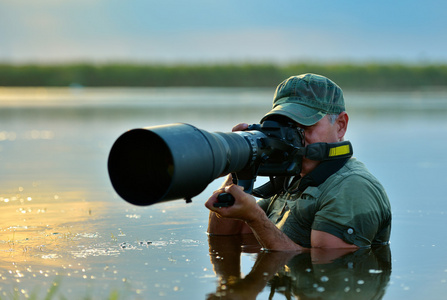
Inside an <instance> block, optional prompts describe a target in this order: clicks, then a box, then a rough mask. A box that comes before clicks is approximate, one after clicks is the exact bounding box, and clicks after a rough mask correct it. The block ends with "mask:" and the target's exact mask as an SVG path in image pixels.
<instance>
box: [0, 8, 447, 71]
mask: <svg viewBox="0 0 447 300" xmlns="http://www.w3.org/2000/svg"><path fill="white" fill-rule="evenodd" d="M63 62H94V63H107V62H136V63H221V62H225V63H228V62H230V63H233V62H277V63H288V62H313V63H315V62H406V63H408V62H409V63H435V64H436V63H447V1H445V0H425V1H416V0H408V1H403V0H392V1H390V0H376V1H354V0H352V1H348V0H337V1H334V0H316V1H309V0H307V1H301V0H275V1H263V0H224V1H214V0H188V1H186V0H177V1H174V0H161V1H153V0H32V1H30V0H0V63H63Z"/></svg>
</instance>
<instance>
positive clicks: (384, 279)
mask: <svg viewBox="0 0 447 300" xmlns="http://www.w3.org/2000/svg"><path fill="white" fill-rule="evenodd" d="M272 94H273V91H272V90H270V89H212V88H207V89H195V88H194V89H193V88H177V89H175V88H171V89H44V88H38V89H35V88H32V89H9V88H0V208H1V218H0V298H12V297H16V298H27V297H31V296H33V295H39V296H42V295H48V294H50V295H51V294H52V293H54V295H56V297H57V298H58V297H66V298H69V299H76V298H80V297H93V296H95V298H96V297H99V298H108V297H110V296H111V295H112V296H113V295H118V296H119V298H121V299H148V298H150V299H184V298H188V299H207V298H209V299H218V298H219V297H220V298H221V297H223V296H225V295H227V296H228V297H229V296H231V297H233V298H234V297H235V295H236V294H238V293H247V294H242V296H243V297H245V299H246V298H248V297H250V296H253V295H258V299H268V297H269V295H272V297H273V299H287V297H288V296H290V295H295V296H297V297H298V296H299V297H321V298H323V299H324V298H330V297H335V298H341V297H345V298H347V297H351V298H352V299H371V298H374V297H375V298H379V299H380V298H382V299H401V298H406V299H420V298H426V299H440V298H439V297H442V295H445V294H446V292H447V256H446V255H445V253H446V251H447V242H446V240H445V238H444V236H445V234H444V229H445V228H446V225H447V221H446V217H447V216H446V211H447V201H446V200H447V199H446V197H445V192H444V187H445V186H446V184H447V174H446V172H445V166H446V165H447V164H446V163H447V161H446V160H447V158H446V156H445V155H444V152H445V151H444V149H445V148H446V146H447V139H446V136H447V118H445V116H446V113H447V93H446V92H443V91H436V92H433V91H432V92H430V91H426V92H413V93H402V92H400V93H359V92H355V93H354V92H349V91H345V95H346V102H347V108H348V112H349V114H350V123H349V128H348V133H347V136H346V138H347V139H349V140H351V142H352V144H353V147H354V153H355V156H356V157H357V158H358V159H359V160H361V161H363V162H365V163H366V164H367V166H368V168H369V169H370V170H371V171H372V172H373V173H374V174H375V175H376V176H377V177H378V178H379V179H380V181H381V182H382V183H383V185H384V186H385V188H386V189H387V192H388V194H389V197H390V200H391V203H392V209H393V229H392V239H391V246H390V247H389V249H379V250H378V251H371V250H368V251H366V252H362V253H360V252H356V253H333V254H332V257H328V259H327V261H323V263H319V264H317V263H315V261H314V260H312V258H311V257H310V256H309V255H308V254H303V255H298V256H296V257H291V256H288V255H285V254H275V253H263V252H259V251H260V249H259V247H257V246H256V243H255V242H254V241H253V240H250V239H248V240H241V239H240V238H235V237H233V238H231V239H232V240H230V241H222V240H219V239H213V238H211V239H209V238H208V236H207V235H206V226H207V217H208V211H207V210H206V209H205V208H204V206H203V203H204V202H205V201H206V199H207V198H208V195H209V194H210V193H211V192H212V191H213V190H214V189H216V188H217V187H218V186H219V184H220V180H216V181H215V182H213V183H211V184H210V185H209V186H208V188H207V189H206V190H205V191H204V192H203V193H202V194H200V195H199V196H197V197H195V198H194V199H193V202H192V203H189V204H186V203H185V201H183V200H176V201H170V202H165V203H161V204H157V205H153V206H149V207H136V206H132V205H130V204H128V203H126V202H124V201H123V200H121V199H120V198H119V197H118V196H117V195H116V193H115V192H114V191H113V189H112V187H111V185H110V183H109V180H108V176H107V169H106V163H107V155H108V152H109V150H110V148H111V146H112V144H113V142H114V141H115V139H116V138H117V137H118V136H119V135H121V134H122V133H123V132H124V131H126V130H128V129H131V128H139V127H145V126H153V125H159V124H169V123H174V122H185V123H190V124H193V125H195V126H197V127H199V128H201V129H205V130H208V131H224V132H228V131H230V130H231V127H232V126H233V125H234V124H236V123H239V122H248V123H257V122H258V121H259V119H260V118H261V117H262V115H263V114H264V113H265V112H267V111H268V110H269V108H270V106H271V99H272ZM262 181H263V179H259V180H258V182H262ZM222 245H230V247H223V246H222ZM286 262H287V264H286ZM231 297H230V299H231Z"/></svg>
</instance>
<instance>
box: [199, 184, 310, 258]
mask: <svg viewBox="0 0 447 300" xmlns="http://www.w3.org/2000/svg"><path fill="white" fill-rule="evenodd" d="M220 192H221V191H220ZM225 192H227V193H230V194H232V195H233V196H234V198H235V199H236V201H235V203H234V204H233V206H230V207H221V208H217V207H214V206H213V204H214V203H216V202H217V195H218V194H219V192H216V193H214V194H213V196H211V197H210V199H208V201H207V202H206V203H205V206H206V207H207V208H208V209H209V210H211V213H214V215H213V219H210V221H211V220H213V221H216V220H217V219H222V218H231V219H236V221H239V222H243V223H245V224H246V225H248V226H249V227H250V228H251V230H252V231H253V233H254V234H255V236H256V238H257V239H258V241H259V243H260V244H261V246H262V247H264V248H265V249H268V250H278V251H301V250H303V247H301V246H300V245H298V244H296V243H294V242H293V241H292V240H291V239H289V238H288V237H287V236H286V235H285V234H284V233H283V232H281V231H280V230H279V229H278V228H276V226H275V225H274V224H273V223H272V222H271V221H270V220H269V219H268V218H267V215H266V214H265V212H264V211H263V210H262V209H261V207H260V206H259V205H258V204H257V203H256V200H255V199H254V197H253V196H251V195H249V194H247V193H245V192H244V191H243V190H242V188H241V187H239V186H237V185H234V184H233V185H230V186H226V187H225ZM222 224H225V223H220V224H218V223H217V222H216V223H212V227H213V228H212V229H213V230H216V231H220V232H222V231H223V230H225V229H219V228H217V227H220V226H221V225H222ZM234 224H237V223H234ZM239 224H240V223H239ZM214 226H216V228H215V227H214ZM234 226H235V227H234V228H233V229H234V230H235V229H237V225H234ZM243 228H244V230H246V228H245V227H243ZM209 230H210V229H209ZM235 231H236V230H235ZM210 233H212V232H210Z"/></svg>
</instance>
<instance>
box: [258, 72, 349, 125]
mask: <svg viewBox="0 0 447 300" xmlns="http://www.w3.org/2000/svg"><path fill="white" fill-rule="evenodd" d="M343 111H345V100H344V99H343V91H342V90H341V88H340V87H339V86H338V85H337V84H336V83H335V82H333V81H332V80H330V79H329V78H326V77H324V76H321V75H316V74H309V73H308V74H302V75H297V76H292V77H289V78H287V79H286V80H284V81H283V82H281V83H280V84H279V85H278V87H277V88H276V92H275V95H274V97H273V108H272V110H271V111H270V112H268V113H267V114H266V115H265V116H264V117H263V118H262V119H261V123H262V122H263V121H264V120H265V119H267V118H268V117H270V116H273V115H282V116H286V117H288V118H290V119H292V120H293V121H295V122H297V123H299V124H302V125H305V126H310V125H313V124H315V123H317V122H318V121H320V120H321V119H322V118H323V117H324V116H325V115H327V114H337V115H338V114H340V113H341V112H343Z"/></svg>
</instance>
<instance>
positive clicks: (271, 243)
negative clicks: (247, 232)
mask: <svg viewBox="0 0 447 300" xmlns="http://www.w3.org/2000/svg"><path fill="white" fill-rule="evenodd" d="M247 225H248V226H250V228H251V229H252V231H253V233H254V234H255V236H256V238H257V239H258V242H259V243H260V244H261V246H262V247H263V248H265V249H267V250H275V251H302V250H303V249H304V248H303V247H301V246H300V245H298V244H296V243H295V242H293V241H292V240H291V239H290V238H289V237H288V236H287V235H285V234H284V233H283V232H282V231H281V230H279V229H278V228H277V227H276V226H275V224H273V223H272V222H271V221H270V220H269V219H268V218H267V216H266V215H265V214H261V213H259V216H258V217H257V218H255V219H253V220H252V221H249V222H247Z"/></svg>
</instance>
